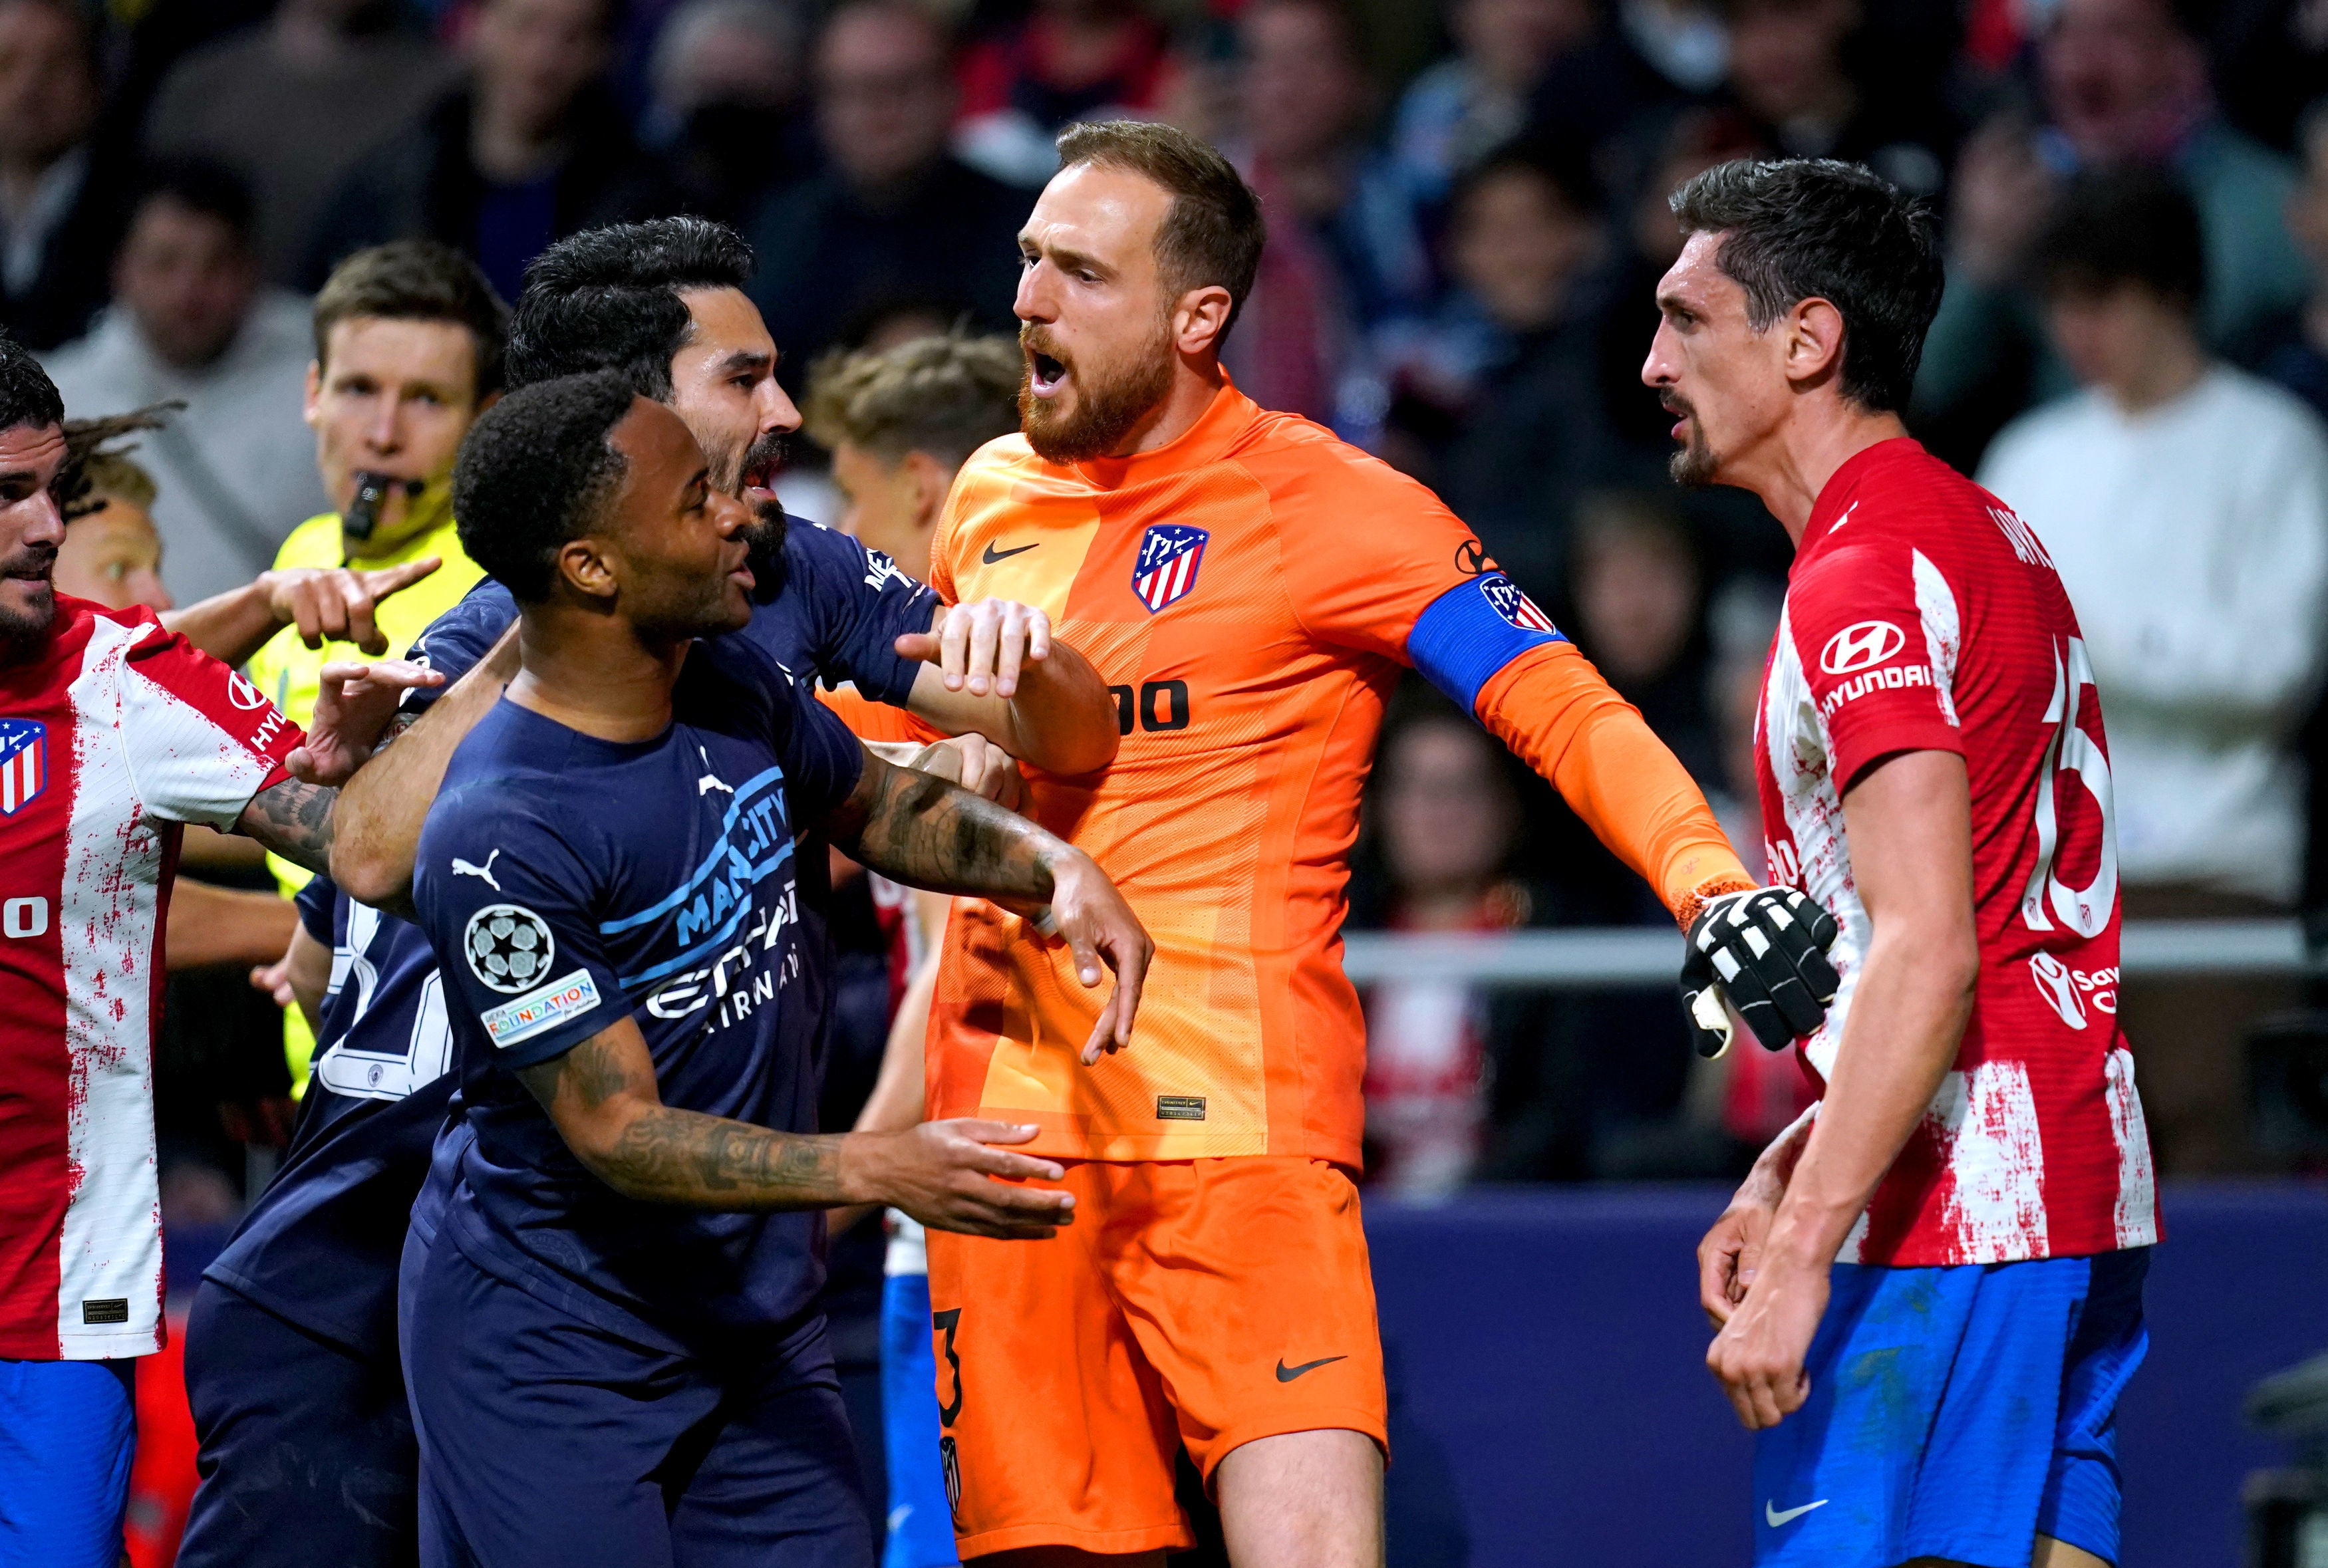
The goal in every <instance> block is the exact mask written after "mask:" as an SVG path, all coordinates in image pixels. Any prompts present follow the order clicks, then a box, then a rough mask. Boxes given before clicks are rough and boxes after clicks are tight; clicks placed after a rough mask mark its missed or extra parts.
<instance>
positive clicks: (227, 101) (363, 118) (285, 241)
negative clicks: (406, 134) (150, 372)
mask: <svg viewBox="0 0 2328 1568" xmlns="http://www.w3.org/2000/svg"><path fill="white" fill-rule="evenodd" d="M379 13H380V7H379V6H378V5H373V4H371V0H281V4H279V5H277V6H276V7H275V14H274V15H273V16H272V17H270V18H269V19H268V21H267V22H265V23H262V24H261V25H259V26H256V27H252V28H249V29H246V30H245V31H243V32H240V33H234V34H231V35H230V36H229V37H226V38H223V39H221V40H220V41H219V42H216V43H211V44H208V45H206V46H204V47H202V48H201V49H198V50H195V51H194V52H192V53H191V54H189V55H187V56H186V57H185V58H184V59H183V60H182V61H179V62H178V63H177V65H176V66H174V67H173V68H172V70H171V71H170V74H169V75H168V76H166V77H164V79H163V80H162V86H161V90H160V92H159V93H158V94H157V95H156V96H155V100H154V108H153V109H152V110H151V112H150V113H149V114H148V116H147V118H146V147H147V148H148V150H149V151H151V152H154V153H155V154H158V155H162V156H165V157H204V158H211V159H213V160H215V161H217V162H218V163H221V164H224V165H226V166H227V167H228V168H230V169H232V170H233V171H234V172H235V173H236V174H239V175H241V176H242V178H243V179H244V181H245V182H247V183H249V186H250V190H251V194H252V196H253V198H254V199H255V201H256V203H257V208H258V224H257V229H258V238H257V240H256V248H257V249H258V265H259V268H260V270H261V271H262V272H264V273H265V274H266V276H267V277H268V278H269V279H270V280H272V281H274V282H276V283H281V284H286V285H297V284H298V283H300V282H301V281H302V277H303V273H304V269H305V266H306V261H307V244H308V240H309V238H310V237H311V236H312V235H313V234H314V230H315V225H316V223H317V221H319V220H320V219H321V218H322V217H323V214H324V207H325V205H326V204H327V203H329V202H330V201H331V200H332V197H333V193H334V192H337V191H338V190H339V188H340V183H341V182H342V181H343V180H345V179H346V178H347V176H348V174H349V173H350V171H352V169H353V168H354V167H355V164H356V162H357V160H358V159H360V158H361V157H362V156H363V155H365V154H367V153H369V152H371V150H372V149H373V148H374V147H375V146H377V145H379V144H380V143H381V142H384V141H386V140H388V138H389V137H390V136H392V135H395V134H397V133H399V132H401V131H403V130H404V129H405V128H406V127H408V126H409V125H410V124H411V122H412V121H413V120H414V119H415V118H417V117H418V116H419V115H420V114H421V112H422V111H423V110H424V109H426V108H427V106H428V105H429V103H430V102H431V101H432V100H433V99H436V96H437V95H438V94H439V93H440V92H442V91H443V90H444V89H445V88H446V85H447V83H448V80H449V78H450V75H451V68H452V62H451V61H449V60H447V59H446V57H445V55H444V53H443V52H442V51H440V50H438V49H437V48H436V47H435V46H434V45H433V44H431V43H429V42H427V41H425V40H423V39H419V38H414V37H410V36H408V35H406V34H404V33H399V32H395V31H391V30H390V29H387V28H384V27H381V26H380V25H378V24H377V23H379V20H380V16H379ZM366 22H371V23H373V25H371V26H363V25H361V23H366Z"/></svg>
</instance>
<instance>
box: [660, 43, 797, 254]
mask: <svg viewBox="0 0 2328 1568" xmlns="http://www.w3.org/2000/svg"><path fill="white" fill-rule="evenodd" d="M801 44H802V38H801V23H800V17H799V15H798V14H797V13H796V12H794V11H793V9H792V8H791V7H790V6H788V5H783V4H780V3H779V0H687V4H685V5H681V6H679V7H677V8H676V9H674V10H673V11H672V12H671V15H670V17H669V18H668V19H667V20H665V22H664V23H663V24H662V31H661V32H660V33H657V34H656V35H655V45H654V55H653V59H652V62H651V66H650V70H649V77H650V80H651V82H652V86H653V89H654V99H653V101H652V103H650V104H649V105H648V107H647V112H646V139H647V141H648V142H649V144H650V145H652V146H654V147H656V148H658V149H659V150H660V151H661V152H662V155H663V158H664V160H665V162H666V163H668V164H670V165H671V178H672V179H673V180H674V181H676V182H677V183H678V186H679V188H680V190H681V192H684V194H685V198H686V207H687V210H688V211H690V212H699V213H701V214H703V215H704V216H705V217H707V218H716V219H718V221H721V222H723V223H730V224H733V223H738V222H741V221H743V220H744V219H745V218H746V217H747V216H748V215H749V214H750V212H751V211H752V209H753V208H754V207H755V206H756V205H757V204H758V202H759V201H760V199H761V198H762V197H763V196H764V195H765V194H766V193H767V192H769V191H770V190H772V189H774V187H776V186H778V185H781V184H786V183H790V182H792V181H793V180H796V179H799V178H801V177H802V176H803V175H805V174H808V173H809V172H810V171H811V170H812V168H813V166H814V164H815V162H816V146H815V137H814V135H813V133H812V131H811V130H810V128H809V125H808V121H807V117H806V116H805V115H804V114H803V113H802V112H801V99H802V96H803V95H802V92H801V80H800V79H801V76H802V74H803V71H802V63H803V62H802V60H801Z"/></svg>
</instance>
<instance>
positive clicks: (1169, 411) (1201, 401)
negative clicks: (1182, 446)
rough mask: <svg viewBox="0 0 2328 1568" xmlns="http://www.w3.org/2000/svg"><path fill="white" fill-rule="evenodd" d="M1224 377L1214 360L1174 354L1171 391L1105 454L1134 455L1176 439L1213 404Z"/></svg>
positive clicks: (1203, 415) (1185, 432)
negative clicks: (1119, 442)
mask: <svg viewBox="0 0 2328 1568" xmlns="http://www.w3.org/2000/svg"><path fill="white" fill-rule="evenodd" d="M1225 380H1226V378H1225V377H1224V376H1223V375H1222V374H1221V362H1220V361H1218V360H1216V359H1209V358H1207V359H1204V360H1192V359H1190V358H1188V356H1187V355H1186V354H1178V355H1175V356H1174V358H1173V364H1172V385H1171V388H1170V390H1168V391H1166V392H1165V394H1164V395H1163V396H1162V397H1161V398H1159V399H1157V400H1156V403H1155V406H1154V407H1152V408H1150V409H1149V410H1148V412H1147V414H1146V415H1145V416H1143V417H1142V418H1141V421H1140V423H1139V424H1137V425H1135V426H1133V427H1132V428H1131V435H1129V436H1127V437H1124V438H1123V441H1122V444H1121V445H1119V446H1117V447H1116V449H1115V450H1114V451H1112V452H1111V453H1109V454H1108V455H1109V456H1111V457H1133V456H1137V455H1140V454H1141V453H1142V452H1153V451H1155V450H1156V449H1157V448H1158V447H1159V446H1170V445H1171V444H1172V443H1173V442H1175V441H1178V439H1179V438H1180V437H1183V436H1185V435H1187V433H1188V431H1189V428H1190V427H1192V426H1194V425H1195V424H1196V422H1197V420H1199V419H1201V418H1204V417H1205V410H1206V409H1207V408H1211V407H1212V406H1213V398H1214V396H1215V395H1216V393H1218V392H1219V391H1220V390H1221V387H1222V384H1223V383H1224V381H1225Z"/></svg>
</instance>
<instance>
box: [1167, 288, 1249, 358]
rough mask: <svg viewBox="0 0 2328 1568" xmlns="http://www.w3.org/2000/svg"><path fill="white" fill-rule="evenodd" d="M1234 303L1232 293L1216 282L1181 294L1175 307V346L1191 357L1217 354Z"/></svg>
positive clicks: (1173, 320) (1173, 315)
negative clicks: (1231, 297)
mask: <svg viewBox="0 0 2328 1568" xmlns="http://www.w3.org/2000/svg"><path fill="white" fill-rule="evenodd" d="M1233 303H1234V301H1232V300H1231V299H1230V297H1229V291H1228V290H1227V289H1225V288H1223V287H1222V286H1220V285H1219V284H1217V283H1208V284H1206V285H1205V286H1204V287H1202V288H1192V289H1190V290H1189V291H1188V292H1187V293H1186V294H1184V295H1182V296H1180V298H1179V300H1178V303H1177V304H1175V305H1173V306H1172V346H1173V347H1174V348H1177V349H1178V350H1179V351H1180V352H1182V353H1184V354H1191V355H1194V354H1204V353H1209V352H1217V351H1218V349H1219V346H1220V341H1221V333H1225V332H1226V331H1227V330H1228V325H1229V308H1230V306H1231V305H1232V304H1233Z"/></svg>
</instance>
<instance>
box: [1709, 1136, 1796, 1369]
mask: <svg viewBox="0 0 2328 1568" xmlns="http://www.w3.org/2000/svg"><path fill="white" fill-rule="evenodd" d="M1759 1177H1760V1171H1759V1169H1758V1170H1757V1173H1756V1175H1755V1176H1750V1177H1748V1178H1746V1185H1745V1186H1743V1187H1741V1188H1739V1189H1738V1193H1737V1196H1736V1197H1732V1199H1731V1200H1730V1207H1728V1208H1725V1209H1723V1211H1722V1217H1721V1218H1720V1219H1717V1220H1715V1221H1714V1222H1713V1229H1712V1230H1709V1231H1707V1232H1706V1233H1705V1239H1704V1241H1701V1242H1699V1243H1698V1244H1697V1304H1698V1305H1699V1306H1701V1307H1703V1308H1704V1309H1705V1315H1706V1318H1707V1319H1709V1320H1710V1321H1711V1322H1712V1323H1713V1326H1714V1327H1715V1328H1717V1329H1719V1328H1721V1327H1722V1326H1723V1325H1724V1324H1725V1323H1728V1322H1729V1321H1730V1316H1731V1313H1732V1310H1735V1309H1736V1307H1737V1306H1738V1304H1739V1303H1740V1302H1741V1301H1743V1300H1745V1299H1746V1291H1747V1290H1748V1289H1749V1288H1750V1287H1751V1285H1752V1284H1753V1283H1754V1277H1755V1274H1756V1273H1757V1272H1758V1271H1759V1270H1760V1267H1761V1263H1762V1244H1763V1243H1764V1242H1765V1241H1767V1240H1769V1235H1770V1221H1771V1219H1772V1218H1773V1217H1775V1216H1777V1214H1778V1212H1779V1194H1778V1193H1777V1192H1776V1191H1768V1192H1766V1191H1765V1190H1764V1189H1763V1188H1762V1186H1761V1185H1760V1183H1759V1181H1758V1178H1759Z"/></svg>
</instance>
